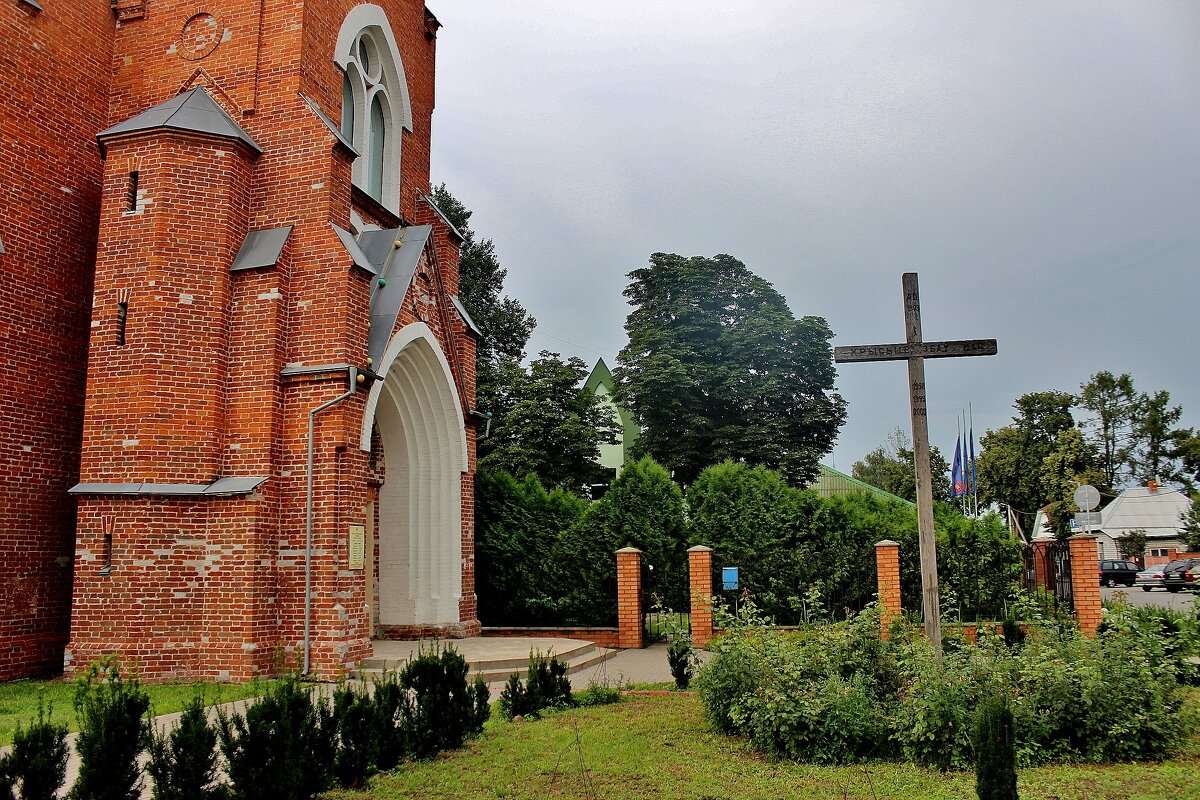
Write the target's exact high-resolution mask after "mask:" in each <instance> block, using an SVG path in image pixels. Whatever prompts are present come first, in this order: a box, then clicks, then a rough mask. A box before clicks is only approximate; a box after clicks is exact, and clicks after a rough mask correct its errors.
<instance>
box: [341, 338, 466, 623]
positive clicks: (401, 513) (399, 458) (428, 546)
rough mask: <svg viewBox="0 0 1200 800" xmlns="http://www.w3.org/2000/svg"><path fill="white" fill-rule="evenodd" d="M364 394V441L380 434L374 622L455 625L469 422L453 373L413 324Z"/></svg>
mask: <svg viewBox="0 0 1200 800" xmlns="http://www.w3.org/2000/svg"><path fill="white" fill-rule="evenodd" d="M378 371H379V374H380V375H382V376H383V378H382V379H381V380H379V381H376V382H375V385H373V386H372V387H371V391H370V394H369V395H368V397H367V407H366V411H365V413H364V415H363V430H362V436H361V439H360V442H359V446H360V448H362V449H363V450H370V447H371V431H372V427H377V428H378V430H379V435H380V438H381V439H382V440H383V450H384V458H385V460H386V464H387V475H386V480H385V482H384V484H383V486H382V487H380V490H379V501H378V502H379V527H378V530H377V532H376V535H377V536H378V539H379V565H378V566H379V583H378V591H379V622H380V624H381V625H385V626H386V625H439V626H440V625H454V624H457V623H458V622H459V601H460V600H461V598H462V474H463V473H464V472H465V471H466V469H467V437H466V429H465V427H464V423H463V420H462V415H461V412H460V410H459V409H461V408H462V406H461V403H460V401H459V396H458V392H457V389H456V388H455V383H454V377H453V373H452V372H451V371H450V365H449V363H448V362H447V361H446V357H445V355H444V354H443V353H442V350H441V346H440V345H439V344H438V341H437V339H436V338H435V337H434V335H433V331H431V330H430V329H429V327H428V326H427V325H425V324H424V323H421V322H418V323H413V324H411V325H406V326H405V327H403V328H401V329H400V330H399V331H398V332H397V333H396V334H395V335H394V336H393V337H392V340H391V341H390V342H389V343H388V347H387V350H386V351H385V352H384V356H383V358H382V359H381V364H380V366H379V370H378Z"/></svg>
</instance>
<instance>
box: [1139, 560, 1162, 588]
mask: <svg viewBox="0 0 1200 800" xmlns="http://www.w3.org/2000/svg"><path fill="white" fill-rule="evenodd" d="M1133 582H1134V583H1136V584H1137V585H1138V586H1140V587H1142V591H1143V592H1149V591H1151V590H1153V589H1155V588H1158V589H1161V588H1163V568H1162V567H1161V566H1159V567H1151V568H1150V569H1144V570H1142V571H1141V572H1139V573H1138V574H1137V577H1136V578H1134V580H1133Z"/></svg>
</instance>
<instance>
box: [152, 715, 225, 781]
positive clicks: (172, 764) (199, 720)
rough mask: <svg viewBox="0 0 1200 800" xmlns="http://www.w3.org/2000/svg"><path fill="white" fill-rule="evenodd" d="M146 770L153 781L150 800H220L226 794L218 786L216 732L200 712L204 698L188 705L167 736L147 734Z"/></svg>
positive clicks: (157, 733) (153, 733)
mask: <svg viewBox="0 0 1200 800" xmlns="http://www.w3.org/2000/svg"><path fill="white" fill-rule="evenodd" d="M148 750H149V752H150V760H149V762H147V764H146V771H147V772H149V773H150V777H151V778H153V779H154V794H153V797H154V800H220V799H221V798H224V797H225V796H226V795H227V794H228V792H227V789H226V787H225V786H222V785H218V784H217V782H216V779H217V731H216V728H215V727H214V726H213V725H211V724H210V723H209V721H208V717H207V716H206V714H205V711H204V697H203V696H202V695H200V694H197V695H196V696H195V697H193V698H192V699H191V701H189V702H188V704H187V707H186V708H185V709H184V711H183V716H181V717H180V718H179V725H178V727H176V728H175V730H173V731H171V733H170V734H166V733H161V732H153V731H152V732H151V733H150V743H149V746H148Z"/></svg>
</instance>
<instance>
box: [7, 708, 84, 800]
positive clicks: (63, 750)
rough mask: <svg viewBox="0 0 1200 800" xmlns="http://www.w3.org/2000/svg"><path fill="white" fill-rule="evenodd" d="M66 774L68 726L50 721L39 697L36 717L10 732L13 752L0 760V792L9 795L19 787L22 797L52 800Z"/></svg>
mask: <svg viewBox="0 0 1200 800" xmlns="http://www.w3.org/2000/svg"><path fill="white" fill-rule="evenodd" d="M66 775H67V726H66V725H58V724H55V723H53V722H51V721H50V711H49V710H48V709H46V708H45V707H43V705H42V702H41V700H40V699H39V700H38V712H37V719H36V720H34V721H33V722H31V723H30V724H29V727H27V728H26V727H18V728H17V730H16V732H15V733H14V734H13V746H12V752H11V753H9V754H8V755H7V756H6V757H5V758H4V760H3V762H2V763H0V795H3V796H6V797H9V798H12V797H13V789H14V788H16V786H17V785H18V784H20V787H21V798H22V800H54V798H56V797H58V790H59V789H61V788H62V785H63V780H64V779H65V778H66Z"/></svg>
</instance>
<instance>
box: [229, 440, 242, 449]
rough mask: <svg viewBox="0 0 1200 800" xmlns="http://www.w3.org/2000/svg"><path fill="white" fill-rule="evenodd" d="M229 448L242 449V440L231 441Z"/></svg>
mask: <svg viewBox="0 0 1200 800" xmlns="http://www.w3.org/2000/svg"><path fill="white" fill-rule="evenodd" d="M229 449H230V450H241V449H242V443H241V442H233V443H231V444H230V445H229Z"/></svg>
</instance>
